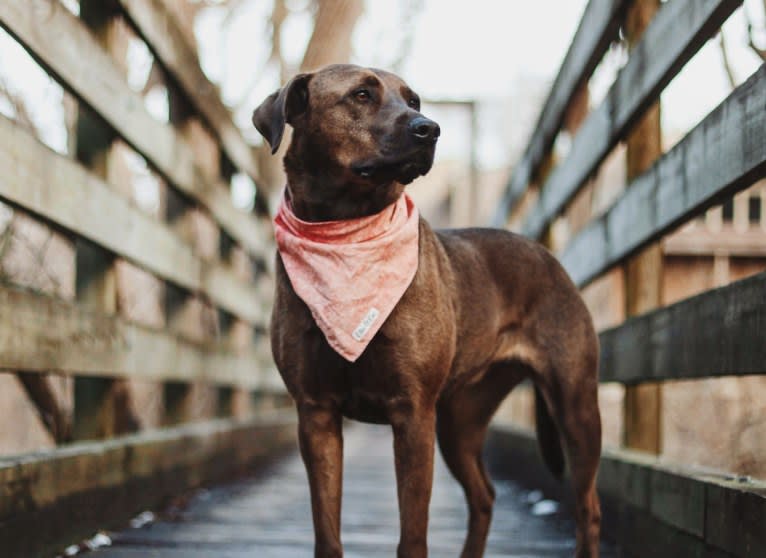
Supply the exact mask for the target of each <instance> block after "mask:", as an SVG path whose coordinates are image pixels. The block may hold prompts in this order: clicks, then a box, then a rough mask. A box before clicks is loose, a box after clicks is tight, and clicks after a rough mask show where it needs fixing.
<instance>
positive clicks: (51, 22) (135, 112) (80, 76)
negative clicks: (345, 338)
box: [0, 0, 270, 256]
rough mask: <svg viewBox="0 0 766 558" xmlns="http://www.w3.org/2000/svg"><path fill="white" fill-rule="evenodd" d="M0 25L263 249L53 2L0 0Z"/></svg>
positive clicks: (226, 196) (250, 247) (235, 231)
mask: <svg viewBox="0 0 766 558" xmlns="http://www.w3.org/2000/svg"><path fill="white" fill-rule="evenodd" d="M0 26H2V27H4V28H5V29H6V30H7V31H8V32H9V33H10V34H11V35H13V36H14V37H15V38H16V39H17V40H18V41H19V42H20V43H21V44H22V45H23V46H24V47H25V48H26V49H27V50H29V52H30V53H31V54H32V56H34V57H35V58H36V59H37V60H38V62H40V63H41V64H42V65H43V66H44V67H45V68H46V69H47V70H48V71H49V72H51V74H52V75H53V76H54V77H55V78H56V79H57V80H59V81H60V82H61V84H62V85H63V86H64V87H66V88H67V89H69V90H71V91H72V93H73V94H74V95H76V96H77V97H79V98H80V99H81V100H82V101H83V102H84V103H86V104H87V105H88V106H90V107H91V108H93V110H95V111H96V112H97V113H99V114H100V115H101V117H102V118H104V120H105V121H106V122H107V123H109V125H110V126H112V127H113V128H114V129H115V130H116V132H117V133H118V134H119V135H120V136H121V137H123V138H124V139H125V141H127V142H128V143H129V144H130V145H131V146H132V147H133V148H134V149H135V150H136V151H138V152H139V153H140V154H141V155H143V156H144V157H145V158H146V159H147V161H149V162H150V163H151V164H152V166H154V167H155V168H156V169H157V170H158V171H159V172H160V174H162V175H163V176H164V177H165V178H166V179H167V180H168V181H169V182H170V183H171V184H172V185H173V186H175V187H176V188H178V189H179V190H180V191H182V192H183V193H184V194H186V195H188V196H190V197H191V198H193V199H195V200H197V201H198V202H200V203H201V204H202V205H204V206H205V207H207V208H208V209H209V210H210V212H211V213H212V214H213V216H214V217H215V219H216V221H217V222H218V224H219V225H220V226H221V228H222V229H224V230H225V231H226V232H227V233H228V234H229V235H230V236H231V237H232V238H234V239H235V240H236V241H237V242H239V243H240V244H241V245H242V246H243V247H244V248H245V249H246V250H247V251H248V252H250V253H251V254H254V255H257V256H263V255H264V253H265V251H266V249H267V246H268V245H269V242H270V241H269V236H268V235H269V232H268V231H269V228H268V227H267V226H264V225H263V224H260V223H258V222H257V221H256V219H255V218H254V217H253V216H252V215H251V214H249V213H246V212H244V211H240V210H238V209H237V208H235V207H234V205H233V204H232V201H231V195H230V193H229V189H228V186H227V185H225V184H223V183H222V182H221V181H220V178H218V177H208V176H205V175H204V173H203V172H202V171H200V169H199V168H198V167H197V165H196V164H195V162H194V155H193V153H192V150H191V148H190V147H189V146H188V144H187V143H186V142H185V140H184V139H183V138H182V137H181V136H180V134H179V133H178V132H176V131H175V130H174V129H173V128H172V126H170V125H167V124H163V123H161V122H159V121H157V120H156V119H154V118H153V117H152V116H151V115H150V114H149V112H148V111H147V110H146V108H145V106H144V102H143V99H142V98H141V96H140V95H139V94H138V93H135V92H133V91H131V90H130V88H129V87H128V85H127V83H126V81H125V78H124V77H123V75H122V73H121V72H120V70H119V69H118V67H117V65H116V64H115V62H114V60H113V59H112V58H111V57H110V56H109V54H108V53H107V52H106V51H105V50H104V49H103V48H102V47H101V45H100V44H99V43H98V41H97V40H96V39H95V38H94V37H93V35H92V34H91V33H90V31H89V30H88V29H87V28H86V27H85V26H84V25H83V24H82V23H81V22H80V20H79V19H78V18H77V17H75V16H74V15H72V13H71V12H70V11H69V10H67V9H66V8H65V7H64V6H63V5H62V4H61V3H60V2H58V1H57V0H36V1H35V2H28V1H27V0H4V1H3V2H0Z"/></svg>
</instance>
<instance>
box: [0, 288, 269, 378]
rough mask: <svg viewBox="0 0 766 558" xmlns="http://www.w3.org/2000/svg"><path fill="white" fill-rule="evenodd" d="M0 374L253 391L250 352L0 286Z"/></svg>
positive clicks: (254, 358) (254, 360)
mask: <svg viewBox="0 0 766 558" xmlns="http://www.w3.org/2000/svg"><path fill="white" fill-rule="evenodd" d="M0 308H2V309H3V315H6V316H8V317H9V318H8V319H7V320H4V321H3V322H0V369H10V370H22V371H30V372H42V371H46V370H47V371H51V372H60V373H65V374H82V375H86V376H99V377H130V378H137V379H146V380H182V381H204V382H206V383H209V384H218V385H239V386H243V387H257V386H258V385H259V381H260V376H259V360H260V361H262V360H263V358H264V357H261V356H259V355H258V354H247V355H241V356H236V355H234V354H232V353H230V352H228V351H224V350H221V349H219V348H217V347H216V346H215V345H204V344H199V343H192V342H190V341H186V340H184V339H182V338H180V337H177V336H173V335H170V334H167V333H164V332H162V331H159V330H154V329H150V328H146V327H141V326H137V325H134V324H130V323H128V322H126V321H125V320H123V319H121V318H119V317H116V316H108V315H104V314H101V313H93V312H89V311H87V310H84V309H83V308H80V307H78V306H76V305H74V304H71V303H68V302H64V301H61V300H58V299H54V298H51V297H47V296H44V295H38V294H34V293H30V292H27V291H24V290H22V289H18V288H12V287H0Z"/></svg>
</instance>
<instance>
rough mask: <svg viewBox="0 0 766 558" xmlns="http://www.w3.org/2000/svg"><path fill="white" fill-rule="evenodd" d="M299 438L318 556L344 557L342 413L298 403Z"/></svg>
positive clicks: (329, 557)
mask: <svg viewBox="0 0 766 558" xmlns="http://www.w3.org/2000/svg"><path fill="white" fill-rule="evenodd" d="M298 430H299V433H298V438H299V444H300V449H301V456H302V457H303V463H304V464H305V465H306V471H307V473H308V478H309V486H310V489H311V511H312V515H313V518H314V536H315V545H314V556H315V558H340V557H342V556H343V547H342V546H341V542H340V504H341V492H342V486H343V434H342V416H341V413H340V411H339V410H338V409H335V408H332V407H325V406H321V405H318V404H316V403H310V404H309V403H304V404H299V405H298Z"/></svg>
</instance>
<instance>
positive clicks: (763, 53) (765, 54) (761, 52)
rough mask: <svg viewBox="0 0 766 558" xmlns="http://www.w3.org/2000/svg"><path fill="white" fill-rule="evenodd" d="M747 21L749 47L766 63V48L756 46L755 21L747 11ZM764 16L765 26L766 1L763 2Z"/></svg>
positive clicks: (765, 23)
mask: <svg viewBox="0 0 766 558" xmlns="http://www.w3.org/2000/svg"><path fill="white" fill-rule="evenodd" d="M744 13H745V19H746V20H747V39H748V41H747V46H749V47H750V48H751V50H752V51H753V52H755V54H757V55H758V56H759V57H760V59H761V60H763V61H764V62H766V48H761V47H759V46H758V45H756V44H755V38H754V36H755V33H754V32H753V28H754V25H753V21H752V19H750V13H749V12H748V11H747V10H745V11H744ZM763 16H764V25H766V0H763Z"/></svg>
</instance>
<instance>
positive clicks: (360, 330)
mask: <svg viewBox="0 0 766 558" xmlns="http://www.w3.org/2000/svg"><path fill="white" fill-rule="evenodd" d="M378 316H380V311H379V310H378V309H377V308H370V311H369V312H367V315H366V316H365V317H364V318H363V319H362V321H361V322H359V325H358V326H356V329H355V330H354V331H353V332H352V333H351V337H353V338H354V339H356V340H357V341H361V340H362V338H363V337H364V334H365V333H367V332H368V331H370V327H372V324H374V323H375V320H377V319H378Z"/></svg>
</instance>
